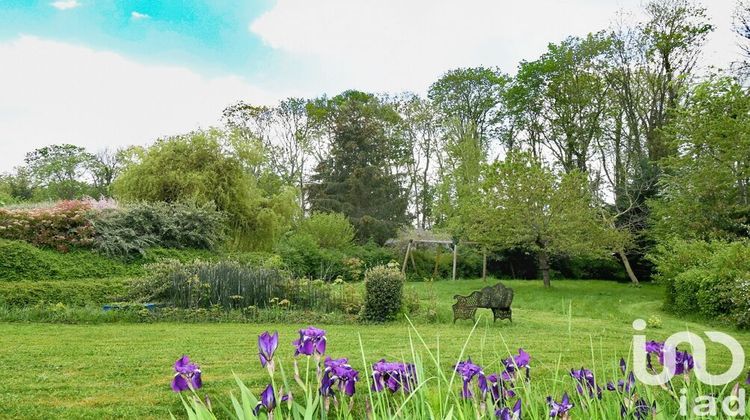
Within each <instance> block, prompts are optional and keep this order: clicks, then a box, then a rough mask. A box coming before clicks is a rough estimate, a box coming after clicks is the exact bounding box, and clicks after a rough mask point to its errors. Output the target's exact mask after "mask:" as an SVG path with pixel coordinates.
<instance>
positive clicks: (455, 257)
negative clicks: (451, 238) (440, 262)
mask: <svg viewBox="0 0 750 420" xmlns="http://www.w3.org/2000/svg"><path fill="white" fill-rule="evenodd" d="M457 258H458V241H456V242H455V243H454V244H453V280H455V279H456V260H457Z"/></svg>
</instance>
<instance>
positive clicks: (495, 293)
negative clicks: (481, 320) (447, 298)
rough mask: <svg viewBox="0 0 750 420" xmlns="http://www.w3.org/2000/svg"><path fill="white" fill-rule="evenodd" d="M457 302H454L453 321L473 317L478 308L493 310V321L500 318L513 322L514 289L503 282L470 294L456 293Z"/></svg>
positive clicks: (472, 318)
mask: <svg viewBox="0 0 750 420" xmlns="http://www.w3.org/2000/svg"><path fill="white" fill-rule="evenodd" d="M453 298H454V299H456V303H454V304H453V323H454V324H455V323H456V320H457V319H471V320H472V321H474V314H476V312H477V308H487V309H491V310H492V316H493V322H494V321H497V320H498V319H508V320H510V322H513V311H512V310H511V308H510V305H511V303H512V302H513V289H511V288H509V287H505V286H504V285H503V284H502V283H498V284H496V285H494V286H487V287H485V288H483V289H482V290H477V291H475V292H472V293H471V294H470V295H468V296H461V295H455V296H453Z"/></svg>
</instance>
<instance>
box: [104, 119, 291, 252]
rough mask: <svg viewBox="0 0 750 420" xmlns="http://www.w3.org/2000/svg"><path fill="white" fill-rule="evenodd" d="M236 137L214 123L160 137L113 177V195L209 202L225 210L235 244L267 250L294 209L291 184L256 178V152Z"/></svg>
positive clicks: (288, 223)
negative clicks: (117, 176) (206, 127)
mask: <svg viewBox="0 0 750 420" xmlns="http://www.w3.org/2000/svg"><path fill="white" fill-rule="evenodd" d="M236 140H237V138H236V137H234V136H233V135H232V133H231V132H225V131H221V130H217V129H211V130H205V131H195V132H192V133H189V134H185V135H180V136H173V137H168V138H164V139H161V140H159V141H157V142H156V143H155V144H154V145H153V146H151V147H149V148H148V149H147V150H146V151H145V152H144V154H143V156H141V159H140V161H139V162H138V163H133V164H131V165H129V166H128V167H127V169H126V170H125V171H124V172H123V174H122V175H120V177H119V178H118V179H117V180H116V181H115V183H114V184H113V190H114V193H115V196H116V197H117V198H118V199H121V200H123V201H151V202H159V201H164V202H179V201H190V202H195V203H197V204H205V203H213V204H214V205H215V206H216V207H217V209H218V210H220V211H222V212H223V213H225V214H226V215H227V216H228V220H229V221H230V226H229V228H230V230H231V232H232V234H233V235H232V237H233V246H234V247H235V248H241V249H247V250H270V249H271V248H272V246H273V245H274V243H275V241H276V240H277V239H278V238H279V237H280V235H281V234H282V233H283V232H284V231H285V230H287V229H289V228H290V227H291V224H292V220H293V218H294V217H295V216H296V215H298V214H299V206H298V205H297V194H296V190H294V189H293V188H290V187H283V186H282V187H278V188H274V187H270V186H273V185H274V183H272V182H259V179H258V177H257V176H256V175H255V173H257V172H259V170H258V169H257V168H256V167H255V166H256V165H257V163H258V161H259V159H260V157H258V156H254V154H252V153H249V152H248V150H250V149H252V148H250V147H249V146H248V147H242V144H238V142H237V141H236ZM246 146H247V145H246ZM251 155H253V156H252V157H251Z"/></svg>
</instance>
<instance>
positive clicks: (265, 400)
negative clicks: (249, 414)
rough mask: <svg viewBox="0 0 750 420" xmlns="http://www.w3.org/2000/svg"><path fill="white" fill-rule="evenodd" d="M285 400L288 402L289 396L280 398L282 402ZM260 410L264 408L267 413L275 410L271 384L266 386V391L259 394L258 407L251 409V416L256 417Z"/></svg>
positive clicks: (274, 398)
mask: <svg viewBox="0 0 750 420" xmlns="http://www.w3.org/2000/svg"><path fill="white" fill-rule="evenodd" d="M287 400H289V394H285V395H282V396H281V401H282V402H283V401H287ZM261 408H265V409H266V412H267V413H271V412H273V410H274V409H275V408H276V392H275V391H274V390H273V385H271V384H268V386H266V389H264V390H263V392H261V393H260V401H258V405H256V406H255V408H254V409H253V414H255V415H256V416H257V415H258V413H260V409H261Z"/></svg>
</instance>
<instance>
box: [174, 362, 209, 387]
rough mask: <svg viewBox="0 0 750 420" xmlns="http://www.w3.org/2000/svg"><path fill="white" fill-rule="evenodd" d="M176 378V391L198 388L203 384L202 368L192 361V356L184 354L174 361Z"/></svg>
mask: <svg viewBox="0 0 750 420" xmlns="http://www.w3.org/2000/svg"><path fill="white" fill-rule="evenodd" d="M174 371H175V374H174V378H172V390H173V391H174V392H182V391H187V390H188V389H190V388H192V389H198V388H200V387H201V386H202V385H203V382H202V381H201V369H200V367H199V366H198V365H196V364H195V363H190V358H189V357H188V356H187V355H183V356H182V357H180V358H179V359H177V361H176V362H174Z"/></svg>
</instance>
